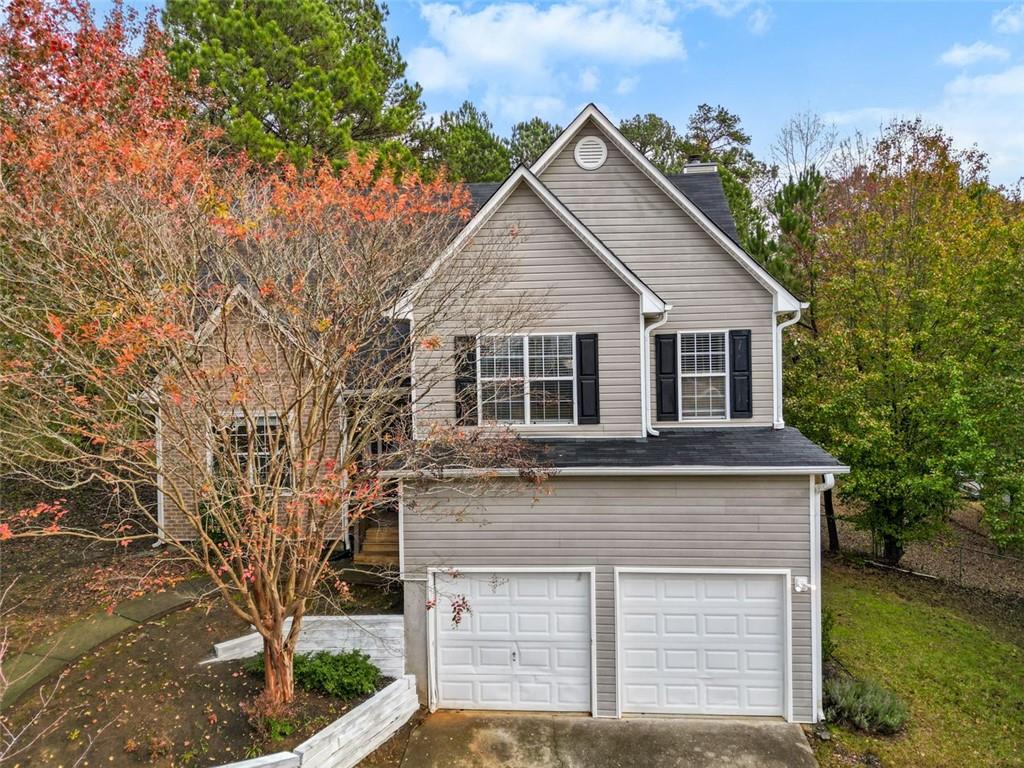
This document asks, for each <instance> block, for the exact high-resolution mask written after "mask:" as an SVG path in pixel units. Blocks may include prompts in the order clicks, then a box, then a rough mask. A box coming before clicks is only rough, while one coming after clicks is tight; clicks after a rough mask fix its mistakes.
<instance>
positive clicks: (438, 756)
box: [402, 712, 818, 768]
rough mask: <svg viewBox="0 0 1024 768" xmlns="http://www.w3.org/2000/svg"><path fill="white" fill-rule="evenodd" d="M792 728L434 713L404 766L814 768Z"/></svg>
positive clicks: (751, 722)
mask: <svg viewBox="0 0 1024 768" xmlns="http://www.w3.org/2000/svg"><path fill="white" fill-rule="evenodd" d="M817 765H818V763H817V761H815V759H814V754H813V753H812V752H811V748H810V746H809V745H808V744H807V739H806V738H805V737H804V733H803V730H802V729H801V728H800V726H799V725H796V724H795V723H784V722H782V721H774V720H758V719H705V718H642V719H641V718H627V719H623V720H611V719H601V718H592V717H579V716H564V715H537V714H518V713H517V714H506V713H493V714H487V713H482V712H472V713H470V712H436V713H434V714H432V715H429V716H428V717H427V718H426V719H425V720H424V721H423V723H421V724H420V726H419V727H418V728H417V729H416V730H415V731H414V732H413V734H412V736H411V737H410V738H409V744H408V746H407V747H406V750H405V757H404V758H403V760H402V768H640V767H641V766H642V768H816V766H817Z"/></svg>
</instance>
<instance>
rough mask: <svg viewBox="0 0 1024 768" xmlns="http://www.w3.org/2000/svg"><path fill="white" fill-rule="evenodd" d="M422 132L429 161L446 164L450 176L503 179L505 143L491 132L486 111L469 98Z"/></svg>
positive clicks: (506, 158) (506, 159)
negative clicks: (424, 135)
mask: <svg viewBox="0 0 1024 768" xmlns="http://www.w3.org/2000/svg"><path fill="white" fill-rule="evenodd" d="M426 134H427V135H426V137H425V143H426V145H427V146H428V147H429V157H430V162H431V164H432V165H434V166H436V167H440V166H442V165H443V166H446V167H447V169H448V173H449V175H450V176H451V177H452V178H453V179H459V180H461V181H466V182H474V181H503V180H504V179H505V177H506V176H508V174H509V171H510V170H511V155H510V153H509V148H508V144H507V143H506V142H505V140H504V139H502V138H501V137H500V136H498V135H497V134H496V133H495V132H494V125H493V124H492V123H491V121H490V119H489V118H488V117H487V113H486V112H483V111H482V110H479V109H477V108H476V107H475V106H474V105H473V104H472V103H471V102H469V101H465V102H463V103H462V106H461V107H459V108H458V109H457V110H455V111H454V112H444V113H443V114H442V115H441V118H440V120H439V121H438V124H437V125H436V126H431V127H430V128H429V129H428V130H427V131H426Z"/></svg>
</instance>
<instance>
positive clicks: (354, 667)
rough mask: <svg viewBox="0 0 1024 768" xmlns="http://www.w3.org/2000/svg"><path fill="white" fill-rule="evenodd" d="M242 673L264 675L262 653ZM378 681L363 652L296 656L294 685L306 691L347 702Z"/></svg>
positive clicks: (378, 671) (367, 657) (378, 675)
mask: <svg viewBox="0 0 1024 768" xmlns="http://www.w3.org/2000/svg"><path fill="white" fill-rule="evenodd" d="M245 670H246V671H247V672H249V673H251V674H254V675H261V674H263V654H262V653H261V654H258V655H257V656H254V657H253V658H252V659H250V660H249V661H247V662H246V663H245ZM379 682H380V669H378V668H377V665H376V664H374V663H373V662H372V661H370V657H369V656H367V655H366V654H365V653H363V652H362V651H346V652H344V653H331V652H330V651H318V652H316V653H312V654H298V655H296V657H295V684H296V685H297V686H299V687H300V688H302V689H304V690H307V691H319V692H320V693H325V694H327V695H328V696H336V697H338V698H341V699H349V698H352V697H354V696H365V695H367V694H370V693H373V692H374V691H375V690H377V684H378V683H379Z"/></svg>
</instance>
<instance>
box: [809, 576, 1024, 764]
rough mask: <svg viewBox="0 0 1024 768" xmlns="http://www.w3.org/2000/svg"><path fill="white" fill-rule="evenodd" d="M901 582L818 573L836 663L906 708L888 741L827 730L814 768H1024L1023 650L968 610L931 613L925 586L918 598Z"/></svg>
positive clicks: (934, 610) (896, 578) (940, 608)
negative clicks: (899, 730)
mask: <svg viewBox="0 0 1024 768" xmlns="http://www.w3.org/2000/svg"><path fill="white" fill-rule="evenodd" d="M900 579H901V577H899V576H896V575H894V576H892V577H889V576H887V575H885V576H884V575H878V574H875V573H871V572H865V571H859V570H857V569H854V568H848V567H845V566H830V567H829V568H827V570H826V572H825V592H824V601H825V605H826V606H827V607H830V608H831V609H832V611H833V612H834V614H835V621H836V624H835V638H836V641H837V644H838V651H837V654H836V655H837V656H838V658H839V660H840V661H841V662H842V663H843V664H844V665H845V666H846V667H847V669H849V671H850V672H852V673H853V674H854V675H856V676H857V677H862V678H870V679H873V680H876V681H878V682H879V683H881V684H882V685H884V686H885V687H887V688H889V689H890V690H891V691H892V692H893V693H895V694H896V695H897V696H899V697H900V698H901V699H902V700H903V701H904V702H906V704H907V706H908V708H909V709H910V722H909V724H908V726H907V728H906V731H905V732H904V733H903V734H901V735H899V736H894V737H881V736H866V735H863V734H858V733H855V732H852V731H849V730H847V729H844V728H837V727H833V728H832V729H831V730H832V732H833V739H832V740H831V741H829V742H819V741H818V740H816V739H815V740H814V748H815V752H816V754H817V756H818V760H819V761H820V762H821V765H822V766H823V768H836V767H838V766H848V765H851V764H853V765H856V764H858V763H859V764H863V763H860V761H859V760H856V758H858V757H859V758H861V759H863V758H865V757H867V756H874V757H875V758H877V759H879V760H880V761H881V763H882V764H883V765H885V766H892V767H893V768H905V767H908V766H921V767H922V768H924V767H925V766H927V768H945V767H946V766H948V767H949V768H961V766H972V768H973V767H974V766H977V768H982V767H983V766H984V767H987V766H993V767H996V766H998V767H999V768H1002V767H1003V766H1006V768H1010V767H1011V766H1024V650H1022V648H1021V646H1020V645H1014V644H1012V643H1009V642H1006V641H1004V640H1002V639H1000V637H999V635H1000V634H1001V635H1004V636H1006V634H1005V633H999V634H997V633H996V632H994V631H993V630H992V628H991V627H990V626H986V624H985V623H979V622H976V621H974V620H972V619H971V616H970V613H969V611H970V606H969V605H965V609H964V610H956V609H954V608H952V607H949V606H936V605H934V604H931V603H932V602H933V601H930V600H928V595H927V592H928V589H929V588H928V587H924V588H923V589H922V593H921V595H922V596H921V597H920V599H915V598H914V597H913V596H912V595H913V592H914V591H913V589H912V588H911V589H908V585H907V583H906V581H905V580H903V581H900ZM897 582H899V583H897ZM1011 636H1012V635H1011ZM855 760H856V761H855ZM868 764H871V763H870V762H868ZM875 764H877V763H875Z"/></svg>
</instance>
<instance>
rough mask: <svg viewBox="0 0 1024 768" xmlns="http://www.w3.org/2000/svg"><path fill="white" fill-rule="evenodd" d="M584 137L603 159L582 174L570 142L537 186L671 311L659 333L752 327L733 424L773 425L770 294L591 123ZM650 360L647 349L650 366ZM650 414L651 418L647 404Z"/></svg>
mask: <svg viewBox="0 0 1024 768" xmlns="http://www.w3.org/2000/svg"><path fill="white" fill-rule="evenodd" d="M590 135H597V136H599V137H601V138H602V139H604V140H605V143H606V144H607V145H608V159H607V160H606V161H605V164H604V165H603V166H602V167H601V168H599V169H598V170H596V171H584V170H583V169H581V168H580V167H579V166H577V165H576V162H575V160H574V159H573V148H574V147H575V145H576V139H573V140H572V141H570V142H569V143H568V144H567V145H566V147H565V149H564V150H563V151H562V153H561V154H560V155H559V156H558V157H556V158H555V159H554V160H553V161H552V163H551V164H550V165H549V166H548V167H547V168H546V169H545V170H544V172H543V174H541V177H540V178H541V181H542V182H543V183H544V184H545V185H546V186H547V187H548V188H549V189H550V190H551V191H552V192H553V193H554V194H555V195H556V196H557V197H558V198H559V199H560V200H561V201H562V202H563V203H565V205H566V206H567V207H568V208H569V209H570V210H571V211H572V212H573V213H574V214H575V215H576V216H577V217H578V218H579V219H580V221H582V222H583V223H584V224H585V225H586V226H587V227H588V228H589V229H590V230H591V231H592V232H593V233H594V234H596V235H597V236H598V237H599V238H600V239H601V240H602V241H603V242H604V244H605V245H607V246H608V247H609V248H610V249H611V250H612V252H613V253H615V255H616V256H618V257H619V258H620V259H622V260H623V262H625V263H626V265H627V266H628V267H630V268H631V269H632V270H633V271H634V272H636V273H637V275H638V276H639V277H640V279H642V280H643V281H644V282H645V283H646V284H647V285H649V286H650V287H651V288H652V289H653V290H654V291H655V293H657V294H658V295H659V296H661V298H663V299H664V300H665V301H666V302H667V303H669V304H671V305H672V306H673V309H672V310H671V312H669V319H668V322H667V323H666V324H665V325H663V326H662V327H660V328H659V329H658V331H657V332H658V333H673V332H676V331H699V330H725V329H733V328H735V329H746V328H748V329H750V331H751V352H752V355H751V357H752V360H751V362H752V365H753V405H754V416H753V418H752V419H743V420H738V423H741V424H749V425H765V424H771V423H772V419H773V409H772V389H773V382H774V378H773V375H772V327H773V325H774V322H775V320H774V316H773V305H772V295H771V293H770V292H769V291H768V290H767V289H766V288H764V286H762V285H761V284H760V283H758V282H757V280H755V279H754V278H753V276H751V275H750V273H749V272H747V271H746V270H745V269H744V268H743V267H742V266H740V264H739V263H738V262H737V261H736V260H735V259H734V258H733V257H732V256H731V255H729V254H728V253H726V251H725V250H724V249H723V248H722V247H721V246H720V245H719V244H718V243H716V242H715V241H714V240H713V239H712V238H711V236H710V235H708V234H707V233H706V232H705V231H704V230H703V229H702V228H701V227H700V225H699V224H697V222H696V221H694V220H693V219H692V218H691V217H690V215H689V214H687V213H686V212H685V211H683V210H682V209H681V208H680V207H679V206H678V205H677V204H676V203H675V202H673V201H672V200H671V199H670V198H669V197H668V196H667V195H666V194H665V193H664V192H663V191H662V190H661V189H659V188H658V187H657V186H656V185H655V184H654V183H653V182H652V181H651V180H650V179H649V178H648V177H647V176H646V175H644V173H643V172H642V171H640V169H638V168H637V167H636V166H635V165H634V164H633V162H632V161H631V160H630V159H629V158H627V157H626V156H625V155H624V154H623V153H622V152H620V151H619V150H618V148H616V147H615V146H614V145H613V144H612V142H611V141H610V140H608V139H607V138H606V137H604V135H603V134H602V133H601V132H600V131H599V129H597V128H596V127H595V126H594V125H593V124H592V123H591V124H588V125H586V126H584V127H583V128H582V129H581V131H580V133H579V134H577V136H578V137H579V138H583V137H585V136H590ZM653 357H654V356H653V351H652V354H651V360H652V361H653ZM652 365H653V363H652ZM651 381H652V382H653V381H654V377H653V375H652V377H651ZM651 396H652V398H653V388H652V394H651ZM651 413H652V414H656V413H657V411H656V409H654V408H653V406H652V411H651ZM705 423H706V422H705ZM678 424H679V423H678V422H672V423H671V425H675V426H678ZM683 424H684V425H685V424H686V422H683ZM669 425H670V424H669V423H661V426H669Z"/></svg>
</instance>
